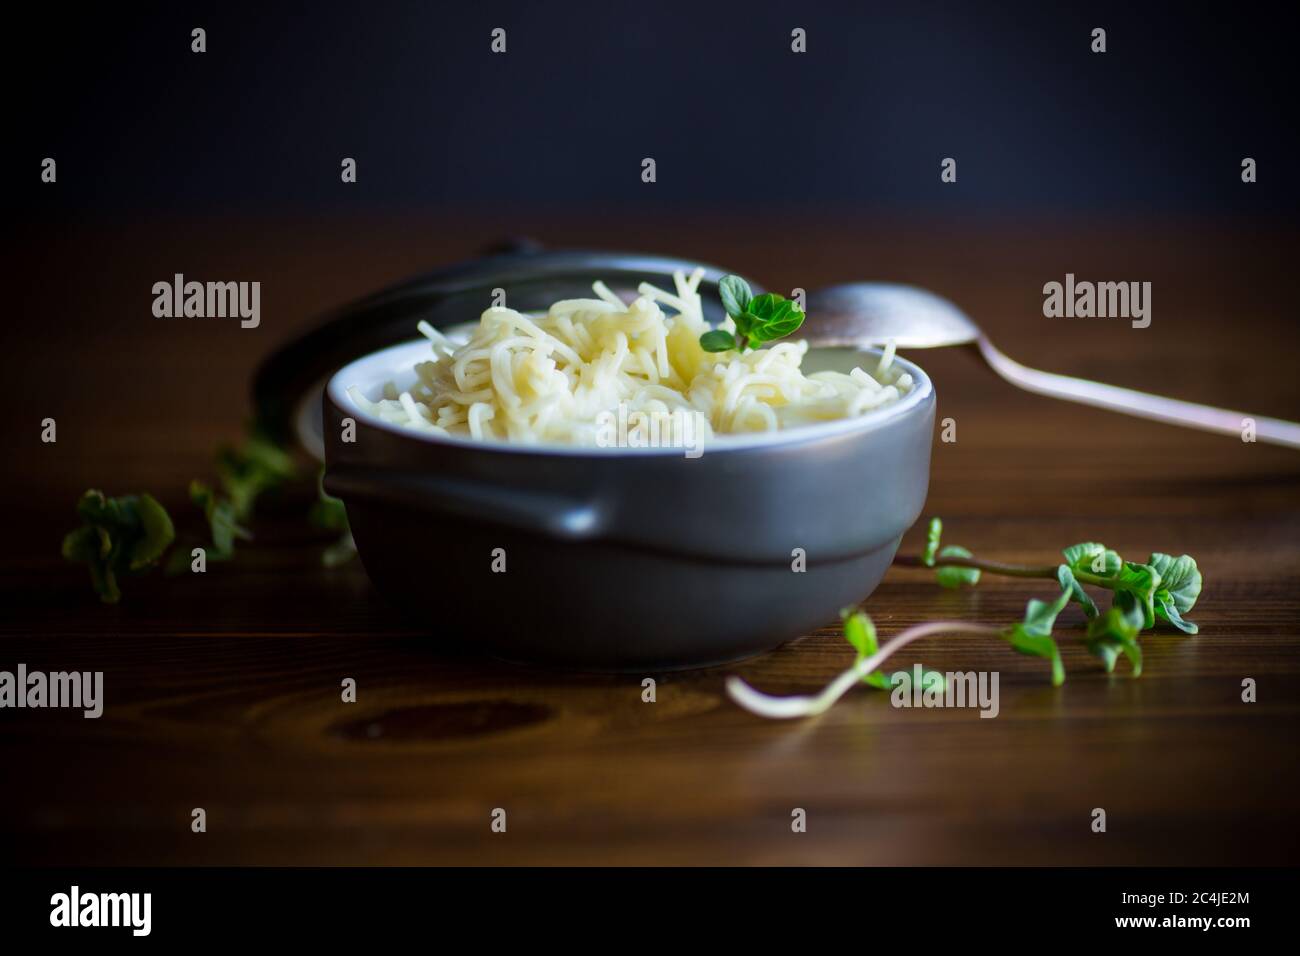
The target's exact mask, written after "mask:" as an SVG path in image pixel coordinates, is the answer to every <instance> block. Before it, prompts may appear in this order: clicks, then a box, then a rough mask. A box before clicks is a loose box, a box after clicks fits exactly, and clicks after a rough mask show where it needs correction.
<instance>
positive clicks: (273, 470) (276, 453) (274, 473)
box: [217, 433, 297, 521]
mask: <svg viewBox="0 0 1300 956" xmlns="http://www.w3.org/2000/svg"><path fill="white" fill-rule="evenodd" d="M296 473H297V468H296V467H295V465H294V462H293V457H292V456H291V455H290V454H289V453H288V452H287V451H285V450H284V449H283V448H281V447H280V446H279V445H276V444H275V443H274V442H271V441H269V440H267V439H266V438H263V437H262V436H261V435H259V434H257V433H254V434H252V435H250V436H249V437H248V438H247V439H245V441H244V443H243V445H242V446H241V447H239V448H231V447H224V448H222V449H221V450H220V451H218V453H217V477H218V479H219V480H220V483H221V489H222V491H224V492H225V494H226V497H227V498H228V499H229V501H230V505H231V508H232V509H233V512H234V516H235V520H237V521H247V520H248V519H249V518H251V517H252V514H253V506H254V505H255V503H256V502H257V498H258V496H259V495H261V494H262V493H263V492H264V491H269V490H271V489H272V488H276V487H279V486H280V485H281V484H283V483H284V482H285V481H288V480H290V479H292V478H293V477H294V476H295V474H296Z"/></svg>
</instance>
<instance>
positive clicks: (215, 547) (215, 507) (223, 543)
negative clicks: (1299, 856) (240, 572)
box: [190, 479, 253, 561]
mask: <svg viewBox="0 0 1300 956" xmlns="http://www.w3.org/2000/svg"><path fill="white" fill-rule="evenodd" d="M190 501H192V502H194V504H195V505H197V506H198V508H199V509H200V510H201V511H202V512H203V517H204V518H205V519H207V522H208V529H209V533H210V534H211V536H212V551H211V553H209V555H208V557H209V558H210V559H213V560H217V561H222V560H225V559H227V558H229V557H230V556H231V555H233V554H234V553H235V539H236V538H239V539H241V540H244V541H251V540H253V535H252V532H250V531H249V530H248V529H246V528H244V527H243V526H241V525H240V524H239V522H238V521H237V520H236V518H235V507H234V505H233V503H232V502H230V501H229V500H227V499H225V498H223V497H221V496H220V495H218V494H217V493H216V492H214V491H213V490H212V489H211V488H210V487H208V486H207V485H206V484H204V483H203V482H201V481H199V480H198V479H195V480H193V481H191V482H190Z"/></svg>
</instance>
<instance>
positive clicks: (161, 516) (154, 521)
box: [129, 494, 176, 571]
mask: <svg viewBox="0 0 1300 956" xmlns="http://www.w3.org/2000/svg"><path fill="white" fill-rule="evenodd" d="M135 507H136V513H137V514H138V515H139V517H140V536H139V537H138V538H136V540H135V541H134V542H133V543H132V545H131V550H130V553H129V558H130V563H129V567H130V569H131V570H132V571H140V570H143V569H145V568H148V567H151V566H152V565H154V564H155V563H157V561H158V559H159V558H161V557H162V556H163V552H164V551H166V550H167V549H168V548H169V547H170V546H171V543H172V542H173V541H174V540H176V528H175V526H174V525H173V524H172V519H171V515H169V514H168V513H167V509H166V508H164V507H163V506H162V505H160V504H159V503H158V501H157V499H155V498H154V496H153V495H150V494H142V495H140V496H139V498H138V499H137V500H136V505H135Z"/></svg>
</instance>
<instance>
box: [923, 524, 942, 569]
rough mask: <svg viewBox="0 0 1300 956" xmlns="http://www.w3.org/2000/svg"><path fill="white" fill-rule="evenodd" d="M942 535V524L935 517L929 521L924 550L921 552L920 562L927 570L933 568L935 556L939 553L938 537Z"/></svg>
mask: <svg viewBox="0 0 1300 956" xmlns="http://www.w3.org/2000/svg"><path fill="white" fill-rule="evenodd" d="M942 534H943V522H942V521H941V520H940V519H939V518H937V517H935V518H931V519H930V527H929V528H927V529H926V532H925V550H924V551H923V552H921V561H922V562H923V563H924V564H925V566H926V567H927V568H932V567H934V558H935V555H937V554H938V553H939V537H940V536H941V535H942Z"/></svg>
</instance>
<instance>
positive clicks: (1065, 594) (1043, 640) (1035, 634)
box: [1002, 569, 1071, 687]
mask: <svg viewBox="0 0 1300 956" xmlns="http://www.w3.org/2000/svg"><path fill="white" fill-rule="evenodd" d="M1067 570H1068V569H1067ZM1070 597H1071V591H1070V589H1069V588H1068V587H1067V588H1064V589H1062V591H1061V596H1060V597H1058V598H1057V599H1056V600H1055V601H1052V602H1051V603H1047V602H1045V601H1039V600H1037V599H1035V600H1031V601H1030V602H1029V603H1028V604H1027V605H1025V617H1024V620H1022V621H1020V622H1019V623H1017V624H1013V625H1011V626H1010V627H1009V628H1007V629H1006V630H1004V631H1003V632H1002V636H1003V637H1004V638H1006V640H1007V641H1008V643H1010V644H1011V646H1012V647H1013V648H1014V649H1015V650H1017V651H1019V652H1020V653H1021V654H1027V655H1029V656H1031V657H1041V658H1044V659H1045V660H1048V661H1051V663H1052V684H1053V686H1056V687H1060V686H1061V685H1062V684H1063V683H1065V665H1064V664H1062V663H1061V652H1060V649H1059V648H1057V646H1056V641H1055V640H1053V639H1052V627H1053V626H1054V625H1055V624H1056V616H1057V615H1058V614H1060V613H1061V611H1062V610H1063V609H1064V608H1065V605H1067V604H1069V603H1070Z"/></svg>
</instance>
